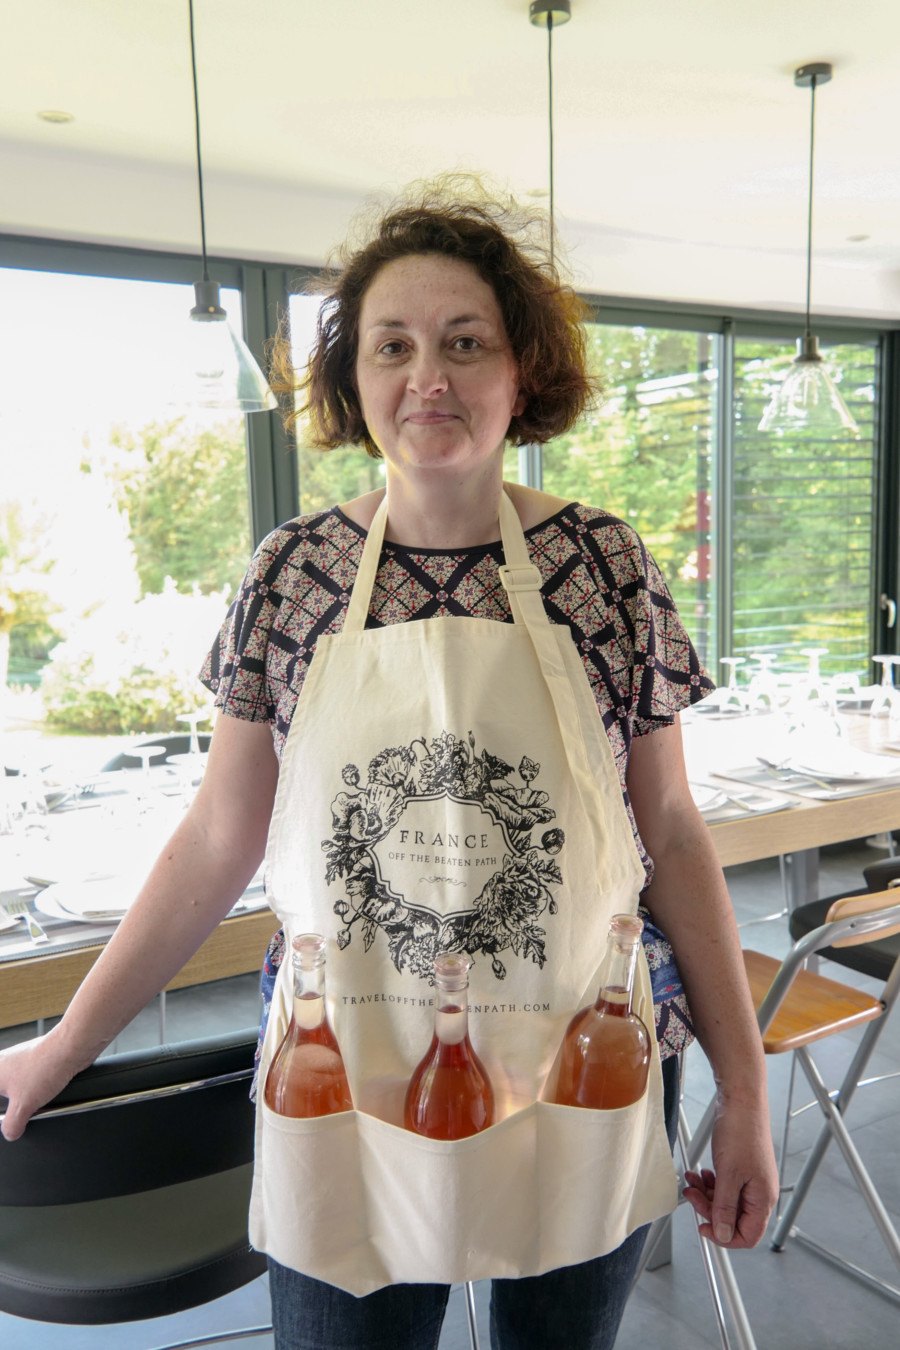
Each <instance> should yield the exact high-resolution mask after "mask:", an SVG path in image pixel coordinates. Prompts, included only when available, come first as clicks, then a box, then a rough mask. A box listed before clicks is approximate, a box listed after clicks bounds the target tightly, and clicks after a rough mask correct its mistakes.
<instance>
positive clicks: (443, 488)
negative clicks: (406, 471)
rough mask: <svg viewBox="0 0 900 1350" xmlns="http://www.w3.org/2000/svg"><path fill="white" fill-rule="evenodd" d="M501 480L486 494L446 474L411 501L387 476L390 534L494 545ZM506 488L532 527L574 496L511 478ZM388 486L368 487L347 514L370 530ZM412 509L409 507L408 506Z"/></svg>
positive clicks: (410, 543)
mask: <svg viewBox="0 0 900 1350" xmlns="http://www.w3.org/2000/svg"><path fill="white" fill-rule="evenodd" d="M503 490H504V485H503V482H502V480H499V481H498V482H497V483H496V484H494V483H486V484H485V485H484V487H483V489H482V492H481V496H480V497H479V496H478V495H477V494H471V493H469V492H461V493H457V492H454V491H453V485H452V484H449V483H448V481H447V480H446V479H444V480H443V481H442V482H440V483H439V484H437V490H436V491H435V492H434V493H433V494H432V493H427V494H421V493H416V495H415V498H414V499H413V501H412V502H409V501H408V499H407V494H406V493H404V492H402V491H400V492H397V491H395V484H393V483H391V481H390V477H389V478H388V488H387V492H388V522H387V531H386V534H385V538H386V539H388V540H389V541H390V542H392V543H395V544H403V545H405V546H406V547H408V548H434V549H455V548H458V549H463V548H477V547H478V546H479V545H480V544H491V543H494V542H495V541H496V540H497V539H499V538H500V493H501V491H503ZM505 490H506V492H507V493H508V495H509V497H510V500H511V501H512V504H513V506H514V507H515V508H516V511H517V513H518V516H519V520H520V521H521V524H522V528H523V529H524V530H529V529H532V528H533V527H534V526H536V525H540V524H541V523H542V522H543V521H545V520H549V519H550V517H551V516H554V515H556V514H557V512H559V511H561V510H562V508H563V507H564V506H566V505H567V504H568V502H569V501H570V500H571V498H568V497H554V496H551V495H550V494H549V493H546V492H539V491H537V490H536V489H535V488H529V487H524V486H523V485H522V484H519V483H507V484H506V485H505ZM384 495H385V492H384V489H382V488H379V489H377V490H376V491H375V492H367V493H366V494H365V495H364V496H362V497H355V498H354V499H353V500H352V501H349V502H345V503H343V504H342V506H341V510H342V511H343V513H344V515H345V516H347V517H348V518H349V519H350V520H352V521H353V523H354V524H355V525H358V526H359V527H360V529H363V530H366V531H368V529H369V527H370V525H371V524H372V519H373V517H374V515H375V512H376V511H377V509H378V507H379V506H380V505H381V502H382V501H383V499H384ZM407 507H408V508H410V509H408V510H407V509H406V508H407Z"/></svg>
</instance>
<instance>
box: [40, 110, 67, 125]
mask: <svg viewBox="0 0 900 1350" xmlns="http://www.w3.org/2000/svg"><path fill="white" fill-rule="evenodd" d="M38 117H39V118H40V119H41V121H42V122H74V121H75V114H74V113H70V112H62V111H61V110H60V109H58V108H44V109H43V110H42V111H41V112H39V113H38Z"/></svg>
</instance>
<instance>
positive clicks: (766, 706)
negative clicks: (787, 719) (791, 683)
mask: <svg viewBox="0 0 900 1350" xmlns="http://www.w3.org/2000/svg"><path fill="white" fill-rule="evenodd" d="M750 656H751V660H753V661H758V662H759V666H760V668H759V670H755V671H754V672H753V674H752V676H751V677H750V687H749V689H748V691H747V700H748V704H749V707H750V711H751V712H772V711H774V709H775V708H776V706H777V704H778V677H777V676H776V674H775V672H774V671H773V669H772V666H773V665H774V663H775V662H776V661H777V660H778V654H777V653H776V652H751V653H750Z"/></svg>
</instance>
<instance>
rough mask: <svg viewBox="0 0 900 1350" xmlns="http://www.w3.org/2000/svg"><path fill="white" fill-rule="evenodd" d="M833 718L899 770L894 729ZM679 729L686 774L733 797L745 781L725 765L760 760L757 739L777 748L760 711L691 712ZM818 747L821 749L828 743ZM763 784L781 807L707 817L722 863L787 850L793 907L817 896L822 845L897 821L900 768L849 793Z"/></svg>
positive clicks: (880, 830) (898, 824)
mask: <svg viewBox="0 0 900 1350" xmlns="http://www.w3.org/2000/svg"><path fill="white" fill-rule="evenodd" d="M837 721H838V724H839V727H840V732H841V738H842V742H843V743H846V744H847V745H850V746H852V747H853V748H855V749H858V750H864V751H867V752H872V751H878V752H880V753H882V755H883V762H884V765H885V774H886V775H887V774H891V773H893V772H895V771H897V770H898V767H900V754H897V753H888V746H889V745H890V744H891V739H890V738H891V735H892V730H891V727H890V725H889V724H888V723H887V722H877V721H876V722H872V721H870V719H868V718H867V717H864V716H859V715H856V716H852V715H843V716H841V717H839V718H838V719H837ZM683 735H684V745H685V760H686V763H687V767H688V776H689V777H690V778H691V779H692V781H695V782H697V781H699V782H703V783H706V784H708V785H709V786H710V787H713V788H719V789H721V790H722V791H723V792H726V793H731V794H735V795H736V796H737V797H740V796H741V794H742V792H745V791H746V784H745V783H742V782H741V781H740V779H736V778H733V777H731V776H730V768H729V766H736V765H740V764H744V763H748V762H750V763H758V752H759V751H761V750H762V749H763V747H767V748H769V749H770V752H771V751H773V750H774V752H775V753H777V749H776V747H778V745H779V735H778V732H777V731H775V730H774V729H773V727H772V726H770V725H767V723H766V721H765V720H764V719H763V720H757V719H753V718H740V719H737V720H736V721H735V722H733V723H729V722H727V721H724V722H723V721H714V720H706V719H701V718H699V717H695V718H694V719H693V720H691V719H687V720H685V722H684V725H683ZM783 745H784V742H783V741H782V742H781V746H782V748H783ZM823 754H824V755H826V757H827V747H826V749H825V751H824V752H823ZM768 792H769V795H770V796H772V797H773V799H779V798H780V799H782V800H783V802H784V803H785V809H784V810H780V811H774V812H767V813H759V814H755V813H753V812H746V813H744V814H741V815H739V816H737V817H736V818H735V819H732V820H722V821H715V820H708V821H707V824H708V826H709V831H710V834H711V835H712V839H713V843H714V844H715V848H716V853H717V854H718V857H719V862H720V863H721V864H722V866H723V867H725V868H728V867H734V866H738V865H739V864H741V863H750V862H759V861H761V860H762V859H765V858H777V857H785V856H788V855H789V856H790V860H791V865H790V872H789V878H788V885H789V902H790V906H791V908H792V909H793V908H795V907H796V906H797V905H801V904H806V903H807V902H809V901H812V900H816V899H818V898H819V849H820V848H822V847H824V846H825V845H827V844H840V843H846V842H847V841H848V840H851V839H865V838H870V837H873V836H875V835H882V834H884V833H885V832H886V831H890V830H895V829H900V772H898V775H897V778H896V786H890V787H887V788H885V786H884V784H879V785H878V787H877V790H875V787H874V785H873V790H872V791H865V790H863V791H857V793H856V795H853V796H849V795H848V796H834V797H833V798H832V799H825V800H822V799H819V798H815V797H811V796H804V795H801V794H799V793H796V792H791V791H789V790H788V789H787V788H783V789H781V788H775V787H774V786H770V787H769V788H768ZM822 796H823V797H824V796H825V794H824V793H823V794H822ZM860 884H861V885H862V877H860Z"/></svg>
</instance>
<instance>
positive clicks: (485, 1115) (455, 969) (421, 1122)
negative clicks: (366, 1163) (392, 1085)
mask: <svg viewBox="0 0 900 1350" xmlns="http://www.w3.org/2000/svg"><path fill="white" fill-rule="evenodd" d="M471 965H472V962H471V960H470V959H469V957H468V956H466V955H464V954H462V953H459V952H441V953H439V954H438V955H437V956H436V957H435V958H434V1034H433V1036H432V1038H431V1045H430V1046H429V1047H428V1051H427V1052H426V1054H425V1056H424V1058H423V1059H422V1060H421V1061H420V1063H419V1064H418V1066H417V1067H416V1069H415V1070H414V1071H413V1075H412V1077H411V1078H410V1080H409V1087H408V1088H407V1090H406V1102H405V1105H404V1112H403V1116H404V1124H405V1125H406V1128H407V1129H408V1130H413V1131H414V1132H415V1133H416V1134H424V1135H427V1136H428V1138H429V1139H466V1138H468V1136H469V1135H471V1134H477V1133H478V1132H479V1131H480V1130H486V1129H487V1127H488V1126H489V1125H491V1124H493V1121H494V1091H493V1088H492V1087H491V1082H490V1079H489V1078H488V1075H487V1072H486V1071H485V1068H484V1065H483V1064H482V1063H481V1060H480V1059H479V1058H478V1056H477V1055H476V1054H475V1051H474V1050H473V1049H472V1043H471V1041H470V1040H469V1026H468V1019H469V1010H468V989H469V969H470V967H471Z"/></svg>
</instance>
